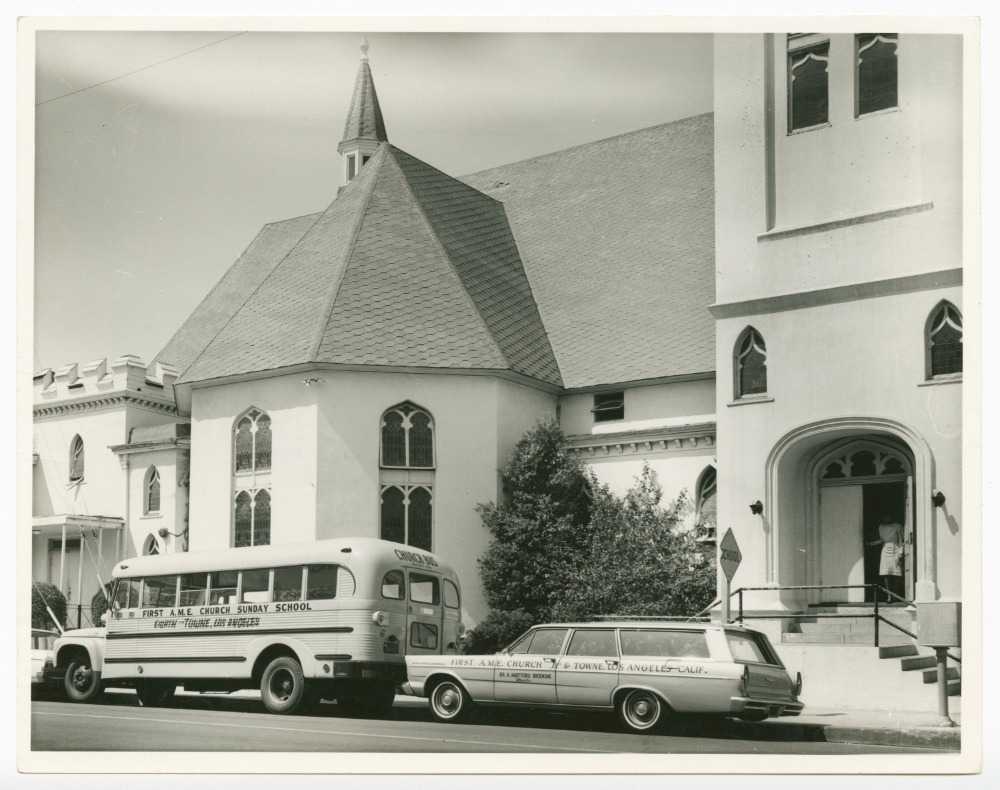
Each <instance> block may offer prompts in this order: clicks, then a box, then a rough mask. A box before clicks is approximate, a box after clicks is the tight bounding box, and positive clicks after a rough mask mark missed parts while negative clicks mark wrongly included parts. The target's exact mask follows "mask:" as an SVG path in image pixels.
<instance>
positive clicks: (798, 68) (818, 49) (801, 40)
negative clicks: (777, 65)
mask: <svg viewBox="0 0 1000 790" xmlns="http://www.w3.org/2000/svg"><path fill="white" fill-rule="evenodd" d="M829 59H830V42H829V40H826V39H824V38H823V37H820V36H817V35H816V34H810V33H794V34H790V35H789V36H788V130H789V131H791V132H794V131H799V130H801V129H809V128H810V127H813V126H819V125H821V124H825V123H827V122H828V121H829V120H830V114H829V108H830V90H829V79H828V75H827V63H828V62H829Z"/></svg>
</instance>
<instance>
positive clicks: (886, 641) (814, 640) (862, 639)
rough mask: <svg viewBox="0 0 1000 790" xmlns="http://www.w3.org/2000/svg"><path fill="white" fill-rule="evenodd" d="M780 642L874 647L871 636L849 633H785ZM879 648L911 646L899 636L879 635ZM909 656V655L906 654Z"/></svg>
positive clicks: (905, 639) (905, 638) (908, 641)
mask: <svg viewBox="0 0 1000 790" xmlns="http://www.w3.org/2000/svg"><path fill="white" fill-rule="evenodd" d="M781 641H782V642H783V643H785V644H799V645H871V646H872V647H874V646H875V639H874V636H873V635H872V634H865V633H854V632H851V631H815V632H806V633H802V632H799V633H795V632H788V631H786V632H785V633H783V634H782V635H781ZM879 643H880V645H879V647H880V649H881V648H883V646H900V647H903V646H906V645H909V644H911V643H910V640H909V639H908V638H907V637H905V636H903V635H902V634H900V635H899V636H892V635H888V634H886V635H880V636H879ZM907 655H909V653H907Z"/></svg>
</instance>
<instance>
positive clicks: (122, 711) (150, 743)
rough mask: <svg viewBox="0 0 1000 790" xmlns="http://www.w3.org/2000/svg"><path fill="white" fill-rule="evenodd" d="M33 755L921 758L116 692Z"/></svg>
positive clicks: (528, 721) (34, 724)
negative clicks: (271, 708) (275, 709)
mask: <svg viewBox="0 0 1000 790" xmlns="http://www.w3.org/2000/svg"><path fill="white" fill-rule="evenodd" d="M31 748H32V749H33V750H39V751H49V750H74V751H76V750H79V751H101V750H122V751H134V750H137V751H250V750H252V751H284V752H293V751H310V752H521V753H535V754H539V753H545V752H555V753H573V752H576V753H622V752H635V753H674V754H684V753H699V754H880V753H881V754H886V753H896V754H901V753H903V754H915V753H918V752H933V751H935V750H934V749H927V748H924V749H918V748H908V747H900V746H879V745H862V744H852V743H827V742H824V741H821V740H820V741H818V740H809V739H806V738H802V739H798V740H785V739H779V738H773V739H772V738H768V737H766V736H762V735H761V734H760V730H759V728H751V727H746V728H745V727H743V725H742V724H741V723H739V722H731V721H719V720H701V719H684V720H681V721H677V722H671V723H669V724H667V725H666V726H665V727H663V728H662V729H661V730H660V731H659V732H657V733H655V734H652V735H634V734H631V733H626V732H622V731H621V730H620V729H619V727H618V725H617V722H616V720H615V717H614V716H612V715H610V714H607V715H605V714H597V713H580V712H574V713H572V714H565V713H548V712H539V711H524V710H509V709H480V710H477V711H475V712H474V715H473V717H472V718H471V720H470V721H469V722H467V723H462V724H439V723H437V722H435V721H434V720H433V719H432V718H431V716H430V714H429V712H428V711H427V708H426V704H425V703H424V701H422V700H413V699H403V698H397V703H396V706H395V707H394V709H393V711H392V712H391V714H389V715H388V716H385V717H382V718H358V717H350V716H346V715H343V714H339V713H338V708H337V706H336V705H335V704H323V705H322V706H321V707H320V710H319V711H317V712H316V713H313V714H309V715H297V716H276V715H273V714H268V713H265V712H264V711H263V709H262V707H261V704H260V702H259V701H257V700H253V699H234V698H230V697H225V696H179V697H177V698H175V699H174V700H173V702H172V703H171V705H170V707H165V708H144V707H140V706H139V704H138V702H137V701H136V698H135V696H133V695H129V694H113V695H112V694H109V695H106V698H105V701H104V702H102V703H101V704H96V705H77V704H71V703H68V702H61V701H47V700H35V701H33V702H32V707H31Z"/></svg>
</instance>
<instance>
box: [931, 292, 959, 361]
mask: <svg viewBox="0 0 1000 790" xmlns="http://www.w3.org/2000/svg"><path fill="white" fill-rule="evenodd" d="M925 347H926V350H927V353H926V357H927V378H934V377H935V376H953V375H955V374H958V373H961V372H962V314H961V313H960V312H959V311H958V308H957V307H955V305H953V304H952V303H951V302H941V303H940V304H939V305H938V306H937V307H935V308H934V310H933V312H931V315H930V318H929V319H928V321H927V330H926V338H925Z"/></svg>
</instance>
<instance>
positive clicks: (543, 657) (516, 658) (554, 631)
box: [493, 627, 569, 704]
mask: <svg viewBox="0 0 1000 790" xmlns="http://www.w3.org/2000/svg"><path fill="white" fill-rule="evenodd" d="M567 633H569V629H568V628H546V627H543V628H536V629H534V630H533V631H532V633H531V634H530V636H531V638H530V639H524V640H521V641H520V642H518V644H517V645H515V646H514V648H512V651H511V652H509V653H503V654H501V655H499V656H497V666H496V669H495V673H494V676H493V677H494V683H493V688H494V695H495V699H496V701H497V702H537V703H547V704H552V703H555V701H556V662H557V661H558V660H559V654H560V653H561V652H562V646H563V643H564V642H565V641H566V634H567ZM515 651H516V652H515Z"/></svg>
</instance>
